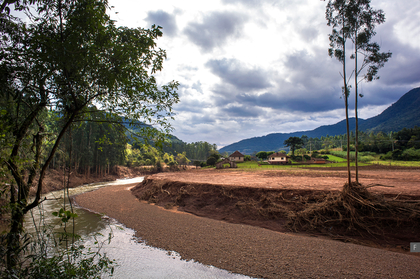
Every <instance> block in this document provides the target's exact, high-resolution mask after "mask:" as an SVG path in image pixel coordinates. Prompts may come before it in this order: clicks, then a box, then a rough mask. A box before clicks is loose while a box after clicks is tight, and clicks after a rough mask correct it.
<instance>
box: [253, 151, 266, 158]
mask: <svg viewBox="0 0 420 279" xmlns="http://www.w3.org/2000/svg"><path fill="white" fill-rule="evenodd" d="M255 156H257V158H260V159H261V160H267V158H268V155H267V151H260V152H258V153H257V154H255Z"/></svg>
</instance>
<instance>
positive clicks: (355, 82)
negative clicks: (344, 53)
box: [354, 28, 359, 183]
mask: <svg viewBox="0 0 420 279" xmlns="http://www.w3.org/2000/svg"><path fill="white" fill-rule="evenodd" d="M354 38H355V39H354V40H355V43H354V46H355V47H354V48H355V50H354V56H355V58H354V86H355V88H354V90H355V94H354V95H355V103H354V113H355V121H356V128H355V129H356V140H355V143H354V149H355V153H354V163H355V167H356V183H359V163H358V153H359V117H358V114H357V105H358V104H357V102H358V98H357V97H358V95H359V93H358V84H357V78H358V71H357V28H356V31H355V37H354Z"/></svg>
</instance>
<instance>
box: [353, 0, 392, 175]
mask: <svg viewBox="0 0 420 279" xmlns="http://www.w3.org/2000/svg"><path fill="white" fill-rule="evenodd" d="M347 8H348V9H349V12H348V13H346V15H347V16H348V17H349V24H350V39H351V40H352V42H353V45H354V53H353V54H352V55H351V56H350V58H351V59H354V88H355V120H356V128H355V130H356V135H355V164H356V182H357V183H359V168H358V151H359V150H358V149H359V148H358V145H359V143H358V142H359V124H358V110H357V108H358V97H359V96H360V97H363V95H362V94H359V91H358V84H359V83H360V82H362V81H367V82H370V81H372V80H375V79H379V76H378V75H377V74H378V70H379V69H380V68H382V67H383V66H384V64H385V62H387V61H388V59H389V58H390V57H391V55H392V53H391V52H386V53H385V52H383V53H381V52H380V46H379V45H378V44H377V43H371V42H370V41H371V39H372V37H373V36H375V34H376V32H375V26H376V25H377V24H381V23H384V22H385V15H384V12H383V11H382V10H374V9H372V8H371V7H370V0H350V1H349V3H348V6H347ZM359 54H360V55H361V56H362V60H361V64H358V63H359ZM363 73H364V74H363ZM362 74H363V75H362ZM360 75H362V78H361V79H359V76H360Z"/></svg>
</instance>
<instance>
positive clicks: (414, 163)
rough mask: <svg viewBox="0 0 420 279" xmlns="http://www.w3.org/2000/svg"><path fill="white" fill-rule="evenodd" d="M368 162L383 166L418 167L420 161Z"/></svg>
mask: <svg viewBox="0 0 420 279" xmlns="http://www.w3.org/2000/svg"><path fill="white" fill-rule="evenodd" d="M370 163H372V164H376V165H383V166H400V167H420V161H380V160H376V161H371V162H370Z"/></svg>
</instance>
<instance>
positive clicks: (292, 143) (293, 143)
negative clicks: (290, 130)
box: [283, 137, 303, 156]
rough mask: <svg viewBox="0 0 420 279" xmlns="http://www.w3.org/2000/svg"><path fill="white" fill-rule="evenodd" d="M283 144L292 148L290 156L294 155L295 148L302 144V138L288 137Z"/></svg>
mask: <svg viewBox="0 0 420 279" xmlns="http://www.w3.org/2000/svg"><path fill="white" fill-rule="evenodd" d="M283 144H284V145H285V146H287V147H289V146H290V149H291V150H292V156H295V150H296V149H299V148H301V147H302V146H303V140H302V139H301V138H299V137H290V138H288V139H287V140H285V141H284V143H283Z"/></svg>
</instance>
